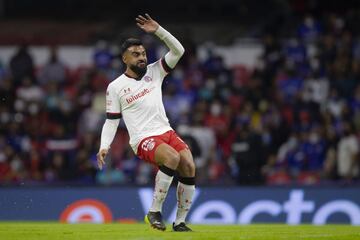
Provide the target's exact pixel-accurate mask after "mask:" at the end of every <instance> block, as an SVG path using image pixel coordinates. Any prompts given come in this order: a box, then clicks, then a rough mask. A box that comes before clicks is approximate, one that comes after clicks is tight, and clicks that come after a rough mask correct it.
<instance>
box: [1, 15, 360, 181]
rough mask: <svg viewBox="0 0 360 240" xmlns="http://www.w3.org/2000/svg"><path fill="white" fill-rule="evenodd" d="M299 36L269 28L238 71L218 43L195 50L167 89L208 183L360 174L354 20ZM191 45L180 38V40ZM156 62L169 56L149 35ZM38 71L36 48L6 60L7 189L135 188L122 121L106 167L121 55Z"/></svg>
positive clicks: (54, 63)
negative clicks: (108, 99) (110, 96)
mask: <svg viewBox="0 0 360 240" xmlns="http://www.w3.org/2000/svg"><path fill="white" fill-rule="evenodd" d="M295 32H296V34H294V35H293V36H289V37H286V38H279V37H277V36H276V35H274V34H271V33H265V34H264V36H263V37H262V44H263V49H264V51H263V53H262V55H261V56H259V58H258V60H257V63H256V65H255V67H254V68H252V69H249V68H247V67H244V66H242V65H238V66H233V67H231V68H228V67H226V66H225V64H224V61H223V58H222V57H221V56H219V55H217V54H216V53H214V52H213V51H212V50H213V49H212V48H211V47H209V48H208V49H207V50H208V51H207V58H206V59H205V60H200V59H199V58H198V57H197V51H196V49H197V46H196V45H195V44H191V43H189V42H186V43H185V48H186V50H187V51H186V54H185V56H184V57H183V59H182V60H181V61H180V63H179V65H178V66H177V67H176V69H175V70H174V71H173V72H172V73H171V74H170V75H169V76H168V77H167V78H166V80H165V82H164V84H163V100H164V105H165V108H166V111H167V115H168V117H169V119H170V123H171V125H172V126H173V128H175V129H176V130H177V131H178V133H179V135H181V136H182V137H183V139H184V140H185V141H186V142H187V143H188V144H189V146H190V148H191V149H192V153H193V156H194V159H195V163H196V165H197V176H196V177H197V183H198V184H203V185H208V184H210V185H214V184H215V185H216V184H220V185H224V184H225V185H226V184H239V185H248V184H268V185H279V184H327V183H334V182H346V183H348V182H354V181H356V180H358V179H359V176H360V175H359V174H360V173H359V165H360V160H359V159H360V158H359V137H360V134H359V133H360V84H359V83H360V42H359V39H358V35H357V33H356V32H355V31H353V28H351V20H349V19H348V18H346V17H344V16H340V15H335V14H330V15H329V16H328V17H327V18H324V19H316V18H315V17H313V16H310V15H306V16H304V18H303V20H302V21H301V22H299V23H298V25H297V28H296V31H295ZM179 38H180V39H181V36H179ZM143 41H144V44H145V46H146V48H147V54H148V60H149V62H153V61H155V60H156V59H158V58H159V57H161V53H163V52H164V49H163V46H162V45H161V44H159V41H156V40H155V39H152V38H148V37H146V36H144V39H143ZM50 51H51V54H50V58H49V60H48V62H47V64H45V65H44V66H34V60H33V59H32V56H31V55H30V54H29V52H28V49H27V46H25V45H24V46H21V47H19V49H18V51H17V52H16V54H15V55H14V56H13V57H12V58H11V61H10V62H8V63H0V96H1V99H0V183H2V184H8V183H10V184H11V183H28V184H37V183H39V184H42V183H53V184H56V183H60V184H63V183H67V182H70V183H74V184H76V183H78V184H105V185H109V184H136V185H146V184H150V183H152V182H153V179H154V173H155V172H156V171H155V170H156V169H155V168H154V167H153V166H151V165H149V164H147V163H144V162H143V161H141V160H139V159H138V158H137V157H136V156H135V155H134V153H133V152H132V150H131V148H130V147H129V145H128V134H127V131H126V128H125V126H124V123H123V122H121V123H120V126H119V129H118V132H117V135H116V138H115V139H114V142H113V144H112V148H111V153H110V154H109V156H108V159H107V164H106V168H105V169H104V170H103V171H99V170H97V168H96V153H97V151H98V148H99V141H100V133H101V128H102V124H103V122H104V120H105V112H104V111H105V90H106V87H107V85H108V84H109V83H110V82H111V81H112V80H113V79H115V78H116V77H117V76H119V75H120V74H121V73H122V71H123V65H122V62H121V59H120V57H119V53H118V52H117V50H116V48H111V47H110V46H109V45H108V44H107V43H106V42H99V44H98V45H96V46H95V47H94V54H93V65H92V66H82V67H77V68H73V67H72V66H66V65H65V64H64V63H63V61H62V59H59V57H58V54H57V49H56V47H53V48H51V49H50Z"/></svg>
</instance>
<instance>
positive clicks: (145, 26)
mask: <svg viewBox="0 0 360 240" xmlns="http://www.w3.org/2000/svg"><path fill="white" fill-rule="evenodd" d="M135 20H136V25H138V26H139V28H141V29H142V30H144V31H145V32H147V33H154V32H155V31H156V30H157V29H158V28H159V24H158V23H157V22H156V21H155V20H154V19H152V18H151V17H150V16H149V14H147V13H145V17H144V16H142V15H139V16H138V17H137V18H135Z"/></svg>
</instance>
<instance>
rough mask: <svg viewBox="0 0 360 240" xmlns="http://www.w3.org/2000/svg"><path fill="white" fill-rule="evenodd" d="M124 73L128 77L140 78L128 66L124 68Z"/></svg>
mask: <svg viewBox="0 0 360 240" xmlns="http://www.w3.org/2000/svg"><path fill="white" fill-rule="evenodd" d="M125 75H126V76H128V77H131V78H134V79H139V78H141V77H140V76H139V75H138V74H137V73H135V72H134V71H133V70H131V69H130V68H126V71H125Z"/></svg>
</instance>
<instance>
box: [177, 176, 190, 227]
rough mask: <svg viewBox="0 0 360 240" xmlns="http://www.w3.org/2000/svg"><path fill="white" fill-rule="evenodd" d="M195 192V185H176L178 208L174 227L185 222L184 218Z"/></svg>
mask: <svg viewBox="0 0 360 240" xmlns="http://www.w3.org/2000/svg"><path fill="white" fill-rule="evenodd" d="M194 192H195V185H187V184H183V183H181V182H179V183H178V186H177V190H176V197H177V200H178V208H177V212H176V220H175V226H176V225H178V224H180V223H182V222H185V218H186V216H187V214H188V212H189V210H190V207H191V203H192V198H193V195H194Z"/></svg>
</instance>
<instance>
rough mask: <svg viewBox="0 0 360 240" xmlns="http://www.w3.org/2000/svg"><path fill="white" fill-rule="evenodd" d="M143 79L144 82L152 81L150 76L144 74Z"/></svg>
mask: <svg viewBox="0 0 360 240" xmlns="http://www.w3.org/2000/svg"><path fill="white" fill-rule="evenodd" d="M144 80H145V82H151V81H152V78H151V77H149V76H145V77H144Z"/></svg>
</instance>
